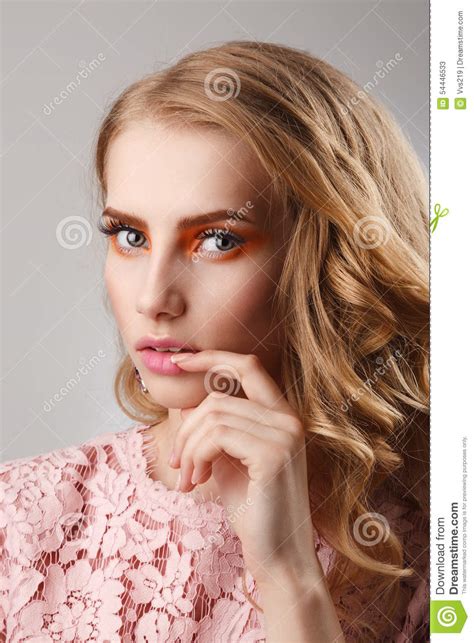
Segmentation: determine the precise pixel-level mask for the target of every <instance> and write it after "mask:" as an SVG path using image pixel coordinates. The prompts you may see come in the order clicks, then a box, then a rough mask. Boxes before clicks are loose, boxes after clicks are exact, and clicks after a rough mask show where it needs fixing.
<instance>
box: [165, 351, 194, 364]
mask: <svg viewBox="0 0 474 643" xmlns="http://www.w3.org/2000/svg"><path fill="white" fill-rule="evenodd" d="M193 355H194V353H179V354H178V353H175V354H174V355H171V357H170V361H171V362H173V364H174V363H176V362H182V361H184V360H185V359H189V358H190V357H192V356H193Z"/></svg>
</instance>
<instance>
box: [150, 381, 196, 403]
mask: <svg viewBox="0 0 474 643" xmlns="http://www.w3.org/2000/svg"><path fill="white" fill-rule="evenodd" d="M148 391H149V393H148V397H151V399H152V400H153V401H154V402H156V404H160V405H161V406H164V407H165V408H167V409H185V408H188V407H190V406H198V404H200V403H201V402H202V401H203V400H204V399H205V398H206V397H207V395H208V392H207V391H206V389H205V388H204V385H203V384H202V383H201V384H198V385H196V384H194V385H192V384H191V385H188V386H186V385H185V384H183V382H182V381H179V382H178V381H176V382H172V383H170V384H168V383H166V384H164V383H162V382H161V383H160V382H156V384H155V385H154V386H153V385H150V386H148Z"/></svg>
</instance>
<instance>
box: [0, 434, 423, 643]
mask: <svg viewBox="0 0 474 643" xmlns="http://www.w3.org/2000/svg"><path fill="white" fill-rule="evenodd" d="M146 428H148V427H146V426H143V425H142V426H135V427H132V428H130V429H127V430H124V431H122V432H119V433H107V434H103V435H100V436H98V437H95V438H93V439H91V440H89V441H88V442H86V443H84V444H81V445H79V446H72V447H70V448H65V449H58V450H55V451H52V452H50V453H45V454H41V455H38V456H35V457H30V458H22V459H17V460H11V461H9V462H6V463H3V464H2V465H0V629H1V632H2V638H1V639H0V640H4V641H9V642H10V641H12V642H13V641H15V642H16V641H35V642H43V641H44V642H46V641H55V640H57V641H91V640H96V641H113V642H115V641H117V642H118V641H125V642H126V643H127V642H131V641H147V642H152V641H153V642H156V641H159V642H169V641H179V642H180V643H187V642H192V641H203V642H211V641H212V642H214V641H216V642H234V641H239V642H244V641H247V642H249V643H250V642H256V641H264V640H265V632H264V617H263V614H262V613H260V612H258V611H257V610H256V609H255V607H254V606H253V605H252V602H251V601H249V599H248V598H247V597H246V595H245V593H244V588H243V584H242V580H243V579H242V572H243V570H244V560H243V557H242V549H241V543H240V540H239V539H238V537H237V536H236V535H235V534H234V532H233V531H232V530H231V527H230V524H229V522H228V520H227V517H226V512H225V509H224V507H223V506H222V505H221V504H220V502H219V499H217V500H216V501H214V500H212V501H211V500H207V501H205V500H203V499H202V498H200V497H199V488H196V489H195V490H194V491H193V492H191V493H185V492H179V491H174V490H170V489H168V488H167V487H166V486H165V485H164V484H163V483H162V482H161V481H159V480H153V479H152V478H151V477H150V475H149V473H148V465H147V459H146V455H147V451H146V447H147V446H148V443H147V439H148V438H149V437H150V436H149V434H148V433H146V431H145V429H146ZM386 509H393V508H391V507H387V508H386ZM397 512H398V518H399V517H400V515H401V514H400V508H395V513H397ZM402 513H403V512H402ZM385 515H386V514H385ZM405 523H406V524H405V526H404V527H405V530H406V532H407V534H408V535H409V539H410V540H411V541H412V544H413V542H416V538H415V541H413V533H412V532H413V521H412V520H405ZM402 528H403V527H402ZM314 537H315V548H316V551H317V554H318V557H319V559H320V561H321V564H322V567H323V569H324V571H325V573H327V571H328V569H329V566H330V565H331V560H332V550H331V548H330V547H329V546H328V545H327V544H326V543H325V542H324V541H323V540H322V539H320V538H319V536H318V534H317V532H316V530H315V531H314ZM245 580H246V587H247V589H248V593H249V595H250V596H251V597H252V599H253V600H255V601H256V602H257V603H259V593H258V588H257V586H256V584H255V582H254V579H253V578H252V576H251V575H250V574H249V573H248V572H245ZM406 592H407V605H408V607H407V606H406V605H404V607H403V612H402V613H400V615H399V621H397V623H395V624H394V625H395V631H396V632H397V634H396V636H393V637H392V638H387V639H386V640H393V641H396V642H397V643H403V642H405V641H425V640H428V638H422V636H426V632H427V623H428V617H427V605H428V598H427V583H426V579H424V578H420V577H418V578H417V579H415V581H413V585H412V587H410V586H409V584H408V583H407V585H406ZM344 600H345V601H346V602H348V604H351V601H352V600H353V598H352V597H351V596H350V595H348V596H346V597H345V598H344ZM366 608H367V606H364V608H363V609H366ZM358 609H360V608H358ZM373 618H374V619H380V618H383V614H381V613H377V610H374V614H373ZM344 628H345V629H344V631H345V634H346V641H351V640H353V639H352V638H351V630H350V624H346V625H344ZM417 637H420V638H417ZM354 640H355V639H354Z"/></svg>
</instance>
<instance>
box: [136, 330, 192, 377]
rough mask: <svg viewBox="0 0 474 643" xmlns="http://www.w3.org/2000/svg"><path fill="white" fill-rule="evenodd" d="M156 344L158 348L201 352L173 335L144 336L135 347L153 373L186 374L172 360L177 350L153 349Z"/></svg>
mask: <svg viewBox="0 0 474 643" xmlns="http://www.w3.org/2000/svg"><path fill="white" fill-rule="evenodd" d="M155 346H156V347H157V348H170V347H173V348H180V349H181V350H183V351H184V350H186V351H187V352H190V353H197V352H199V349H197V348H194V347H193V346H190V345H189V344H183V343H182V342H180V341H179V340H177V339H174V338H173V337H169V336H168V337H163V338H161V339H156V338H154V337H152V336H151V335H147V336H145V337H142V338H141V339H139V340H138V342H137V343H136V344H135V349H136V350H137V351H138V352H139V354H140V358H141V360H142V362H143V363H144V364H145V366H146V367H147V368H148V369H149V370H150V371H152V372H153V373H158V374H160V375H179V374H180V373H182V374H184V373H185V371H183V370H182V369H181V368H179V366H178V365H177V364H173V362H172V361H171V356H172V355H174V354H175V352H172V351H169V352H161V351H160V352H158V351H155V350H153V347H155Z"/></svg>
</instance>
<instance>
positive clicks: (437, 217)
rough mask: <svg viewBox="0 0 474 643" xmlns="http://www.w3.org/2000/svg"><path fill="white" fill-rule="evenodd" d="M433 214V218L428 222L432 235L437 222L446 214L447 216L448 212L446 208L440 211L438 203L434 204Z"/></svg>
mask: <svg viewBox="0 0 474 643" xmlns="http://www.w3.org/2000/svg"><path fill="white" fill-rule="evenodd" d="M434 213H435V216H434V217H433V218H432V219H431V221H430V228H431V232H432V233H433V232H434V231H435V230H436V228H437V227H438V221H439V220H440V219H441V217H445V216H446V215H447V214H449V210H448V208H443V210H441V205H440V204H439V203H435V207H434Z"/></svg>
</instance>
